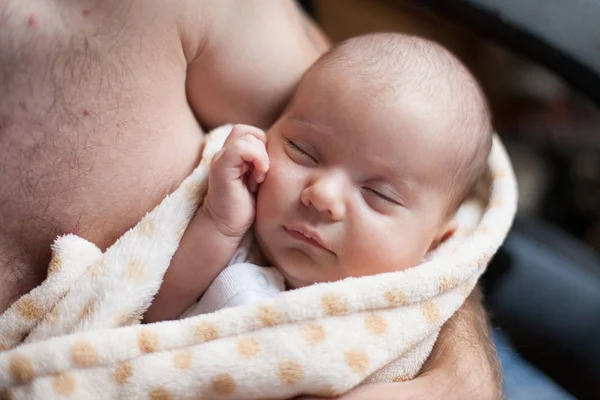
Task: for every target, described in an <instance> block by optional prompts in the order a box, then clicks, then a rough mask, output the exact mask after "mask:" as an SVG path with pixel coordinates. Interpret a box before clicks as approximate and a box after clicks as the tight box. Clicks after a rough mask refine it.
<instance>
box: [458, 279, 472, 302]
mask: <svg viewBox="0 0 600 400" xmlns="http://www.w3.org/2000/svg"><path fill="white" fill-rule="evenodd" d="M461 291H462V294H463V297H464V298H465V299H466V298H468V297H469V296H470V295H471V292H472V291H473V284H472V283H471V282H467V283H465V284H464V285H463V286H462V289H461Z"/></svg>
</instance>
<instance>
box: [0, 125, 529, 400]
mask: <svg viewBox="0 0 600 400" xmlns="http://www.w3.org/2000/svg"><path fill="white" fill-rule="evenodd" d="M230 130H231V126H229V125H228V126H223V127H221V128H217V129H216V130H214V131H213V132H211V133H210V134H209V135H208V136H207V139H206V143H205V146H204V149H203V157H202V160H201V162H200V165H199V166H198V167H197V168H196V169H195V170H194V172H193V173H192V174H191V175H190V176H189V177H188V178H187V179H186V180H184V182H183V183H182V184H181V185H180V187H179V188H178V189H177V190H176V191H175V192H173V193H172V194H171V195H169V196H167V197H166V198H165V199H164V200H163V201H162V202H161V203H160V204H159V205H158V206H157V207H156V208H155V209H154V210H153V211H152V212H150V213H148V214H147V215H146V216H145V217H144V218H143V219H142V220H141V221H140V222H139V223H138V224H137V225H136V226H135V227H134V228H132V229H131V230H129V231H128V232H126V233H125V234H124V235H123V236H122V237H121V238H119V239H118V240H117V241H116V242H115V243H114V244H113V245H112V246H111V247H109V248H108V249H107V250H106V251H105V252H102V251H101V250H100V249H98V247H97V246H95V245H94V244H92V243H90V242H88V241H86V240H84V239H82V238H79V237H77V236H73V235H67V236H63V237H60V238H58V239H57V240H56V241H55V243H54V244H53V247H52V251H53V257H52V261H51V263H50V266H49V274H48V278H47V279H46V280H45V281H44V282H43V283H42V284H41V285H40V286H39V287H37V288H35V289H34V290H32V291H31V292H30V293H28V294H26V295H24V296H23V297H21V298H20V299H19V300H18V301H17V302H15V303H14V304H13V305H12V306H11V308H9V309H8V310H7V311H6V312H5V313H4V314H2V315H1V316H0V393H1V394H3V395H4V396H5V397H7V398H10V399H30V398H44V399H54V398H56V399H60V398H85V399H96V398H97V399H110V398H115V399H116V398H127V399H147V398H150V399H176V398H203V399H212V398H215V399H256V398H275V399H283V398H291V397H294V396H297V395H301V394H310V395H316V396H323V397H333V396H336V395H339V394H342V393H344V392H346V391H348V390H350V389H352V388H353V387H355V386H357V385H359V384H361V383H363V382H398V381H404V380H408V379H411V378H413V377H414V376H415V375H416V374H417V373H418V371H419V369H420V368H421V366H422V365H423V363H424V362H425V360H426V359H427V357H428V355H429V353H430V351H431V348H432V346H433V344H434V343H435V339H436V338H437V334H438V332H439V330H440V328H441V326H442V325H443V324H444V322H445V321H446V320H447V319H448V318H450V317H451V316H452V314H453V313H454V312H455V311H456V310H457V309H458V308H459V307H460V306H461V305H462V304H463V302H464V300H465V299H466V297H468V295H469V294H470V292H471V290H472V289H473V287H474V286H475V284H476V283H477V280H478V278H479V276H480V275H481V274H482V273H483V272H484V270H485V267H486V265H487V263H488V262H489V260H490V258H491V257H492V256H493V254H494V253H495V252H496V250H497V249H498V247H499V246H500V245H501V243H502V242H503V240H504V238H505V237H506V235H507V233H508V230H509V229H510V226H511V224H512V221H513V218H514V214H515V210H516V196H517V194H516V183H515V178H514V174H513V171H512V169H511V165H510V161H509V159H508V157H507V155H506V153H505V151H504V149H503V147H502V144H501V142H500V140H499V139H498V138H497V137H495V138H494V142H493V146H492V153H491V155H490V157H489V163H488V164H489V171H490V176H491V178H490V179H489V181H486V182H485V186H486V188H487V189H489V190H488V191H487V192H488V193H489V196H486V197H485V198H483V199H482V198H474V199H470V200H469V201H466V202H465V203H464V204H463V205H462V206H461V208H460V209H459V211H458V213H457V219H458V222H459V231H458V232H457V234H456V235H454V236H453V237H452V238H451V239H449V240H448V241H447V242H445V243H443V244H442V245H441V246H439V247H438V248H437V249H436V250H435V251H433V252H432V253H431V254H429V255H428V256H427V257H426V259H425V260H424V261H423V262H422V263H421V264H420V265H418V266H416V267H414V268H410V269H407V270H404V271H400V272H392V273H386V274H381V275H376V276H369V277H363V278H349V279H345V280H343V281H339V282H332V283H322V284H316V285H313V286H309V287H305V288H302V289H297V290H293V291H288V292H285V293H282V294H280V295H279V296H277V297H276V298H274V299H272V300H267V301H264V302H260V303H256V304H249V305H245V306H241V307H235V308H229V309H224V310H221V311H218V312H215V313H212V314H207V315H200V316H196V317H192V318H186V319H182V320H178V321H167V322H161V323H155V324H149V325H140V324H139V321H140V319H141V316H142V315H143V313H144V311H145V310H146V309H147V307H148V306H149V304H150V303H151V301H152V298H153V296H154V295H155V294H156V292H157V291H158V288H159V287H160V284H161V281H162V277H163V275H164V273H165V271H166V269H167V268H168V266H169V262H170V260H171V258H172V256H173V254H174V253H175V251H176V249H177V246H178V244H179V240H180V239H181V237H182V235H183V232H184V231H185V228H186V226H187V224H188V223H189V221H190V219H191V217H192V216H193V214H194V212H195V210H196V209H197V207H198V205H199V204H201V201H202V198H203V196H204V194H205V193H206V182H207V176H208V168H209V166H210V160H211V158H212V156H213V155H214V154H215V153H216V152H217V151H218V150H219V149H220V148H221V147H222V146H223V143H224V141H225V138H226V137H227V135H228V134H229V132H230ZM0 397H1V396H0Z"/></svg>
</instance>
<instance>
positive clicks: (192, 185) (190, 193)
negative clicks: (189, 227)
mask: <svg viewBox="0 0 600 400" xmlns="http://www.w3.org/2000/svg"><path fill="white" fill-rule="evenodd" d="M201 189H202V183H201V182H198V181H196V182H189V183H188V184H186V185H185V189H184V192H185V197H186V198H187V199H188V200H189V201H191V202H194V203H195V202H197V201H198V200H200V193H201Z"/></svg>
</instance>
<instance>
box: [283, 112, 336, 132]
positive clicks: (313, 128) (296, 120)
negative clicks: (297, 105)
mask: <svg viewBox="0 0 600 400" xmlns="http://www.w3.org/2000/svg"><path fill="white" fill-rule="evenodd" d="M286 119H288V120H289V121H290V122H292V123H294V124H300V125H302V126H304V127H305V128H308V129H309V130H311V131H315V132H318V133H319V134H320V135H325V134H326V133H327V130H326V129H324V128H322V127H320V126H318V125H315V124H314V123H312V122H310V121H307V120H306V119H304V118H302V117H298V116H295V115H288V116H287V117H286Z"/></svg>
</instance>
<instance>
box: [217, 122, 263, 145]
mask: <svg viewBox="0 0 600 400" xmlns="http://www.w3.org/2000/svg"><path fill="white" fill-rule="evenodd" d="M246 135H250V136H254V137H255V138H257V139H258V140H260V141H261V142H263V143H267V134H266V133H265V132H264V131H263V130H262V129H259V128H256V127H254V126H250V125H243V124H237V125H235V126H234V127H233V128H232V129H231V133H230V134H229V136H227V139H226V140H225V144H224V146H227V145H228V144H229V143H233V142H235V141H236V140H238V139H241V138H242V137H244V136H246Z"/></svg>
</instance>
